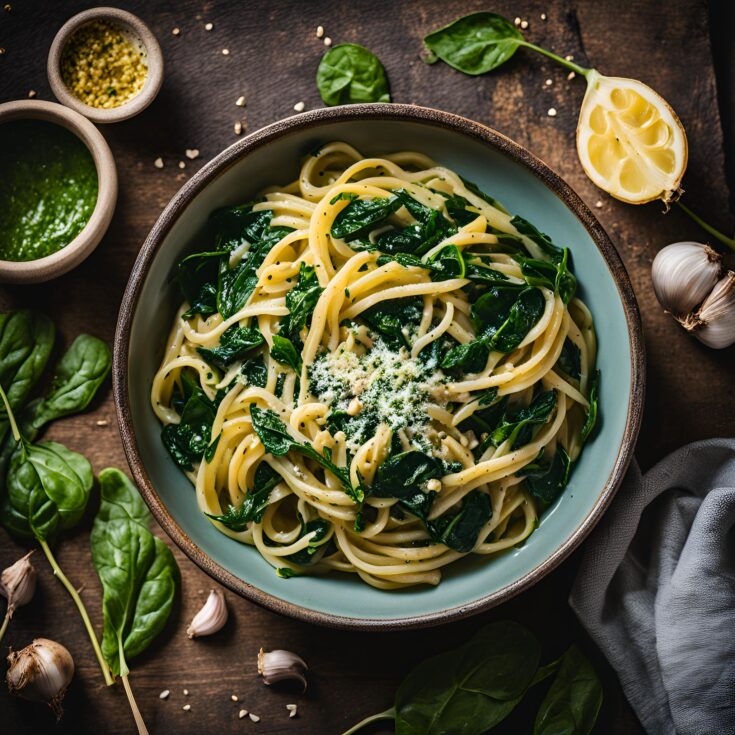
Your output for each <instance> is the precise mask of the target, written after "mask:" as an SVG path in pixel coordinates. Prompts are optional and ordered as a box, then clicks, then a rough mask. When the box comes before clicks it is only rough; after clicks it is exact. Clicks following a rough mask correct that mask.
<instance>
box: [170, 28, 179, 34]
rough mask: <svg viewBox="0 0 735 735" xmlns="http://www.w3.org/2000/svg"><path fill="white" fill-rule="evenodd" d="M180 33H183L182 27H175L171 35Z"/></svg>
mask: <svg viewBox="0 0 735 735" xmlns="http://www.w3.org/2000/svg"><path fill="white" fill-rule="evenodd" d="M180 33H181V28H174V29H173V30H172V31H171V35H173V36H178V35H179V34H180Z"/></svg>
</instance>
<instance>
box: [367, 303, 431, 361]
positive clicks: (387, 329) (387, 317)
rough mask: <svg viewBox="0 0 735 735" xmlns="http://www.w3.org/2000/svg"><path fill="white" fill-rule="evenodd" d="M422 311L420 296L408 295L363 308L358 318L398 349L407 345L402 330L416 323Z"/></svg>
mask: <svg viewBox="0 0 735 735" xmlns="http://www.w3.org/2000/svg"><path fill="white" fill-rule="evenodd" d="M423 311H424V302H423V299H422V298H421V297H420V296H408V297H406V298H402V299H391V300H389V301H380V302H378V303H377V304H375V305H374V306H371V307H370V308H369V309H365V311H363V312H362V314H360V319H362V320H363V321H364V322H365V323H366V324H367V325H368V326H369V327H370V328H371V329H372V330H373V331H375V332H377V333H378V334H380V335H381V336H382V337H383V339H384V340H385V341H386V342H387V344H388V345H389V346H390V347H392V348H393V349H399V348H400V347H401V346H403V345H406V346H408V340H407V339H406V336H405V335H404V333H403V330H404V329H410V328H411V327H412V326H416V325H418V323H419V322H420V321H421V315H422V314H423Z"/></svg>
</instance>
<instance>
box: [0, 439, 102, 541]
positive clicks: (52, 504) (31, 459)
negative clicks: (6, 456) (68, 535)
mask: <svg viewBox="0 0 735 735" xmlns="http://www.w3.org/2000/svg"><path fill="white" fill-rule="evenodd" d="M21 441H22V443H23V451H19V452H15V453H14V454H13V458H12V460H11V462H10V468H9V470H8V478H7V497H6V499H5V503H4V506H3V510H2V520H3V525H5V527H6V528H7V529H8V530H9V531H12V532H14V533H16V534H18V535H21V536H26V537H28V536H35V537H36V538H37V539H38V540H39V541H45V540H47V539H50V538H52V537H53V536H54V535H55V534H56V532H57V531H61V530H64V529H68V528H72V527H73V526H75V525H76V524H77V523H78V522H79V521H80V519H81V517H82V515H83V514H84V510H85V508H86V507H87V502H88V501H89V494H90V492H91V491H92V484H93V482H94V477H93V474H92V467H91V465H90V464H89V462H88V461H87V460H86V459H85V458H84V457H83V456H82V455H81V454H77V453H76V452H72V451H71V450H69V449H67V448H66V447H64V446H62V445H61V444H57V443H56V442H41V443H39V444H31V443H30V442H26V441H25V440H21Z"/></svg>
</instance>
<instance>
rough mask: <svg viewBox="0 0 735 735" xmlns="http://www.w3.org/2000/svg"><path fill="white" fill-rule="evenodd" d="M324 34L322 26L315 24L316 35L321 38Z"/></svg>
mask: <svg viewBox="0 0 735 735" xmlns="http://www.w3.org/2000/svg"><path fill="white" fill-rule="evenodd" d="M323 36H324V26H317V27H316V37H317V38H322V37H323Z"/></svg>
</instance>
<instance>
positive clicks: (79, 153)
mask: <svg viewBox="0 0 735 735" xmlns="http://www.w3.org/2000/svg"><path fill="white" fill-rule="evenodd" d="M96 202H97V169H96V168H95V165H94V160H93V159H92V154H91V153H90V152H89V150H87V147H86V146H85V145H84V143H82V141H81V140H79V138H77V136H76V135H74V134H73V133H71V132H69V131H68V130H66V128H62V127H61V126H60V125H55V124H53V123H49V122H43V121H41V120H21V121H17V122H9V123H4V124H3V125H0V260H15V261H19V260H36V259H37V258H42V257H44V256H45V255H51V253H55V252H56V251H57V250H61V248H63V247H64V246H66V245H68V244H69V243H70V242H71V241H72V240H73V239H74V238H75V237H76V236H77V235H78V234H79V233H80V232H81V231H82V230H83V229H84V226H85V225H86V224H87V222H88V220H89V218H90V217H91V216H92V212H93V210H94V207H95V204H96Z"/></svg>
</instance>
